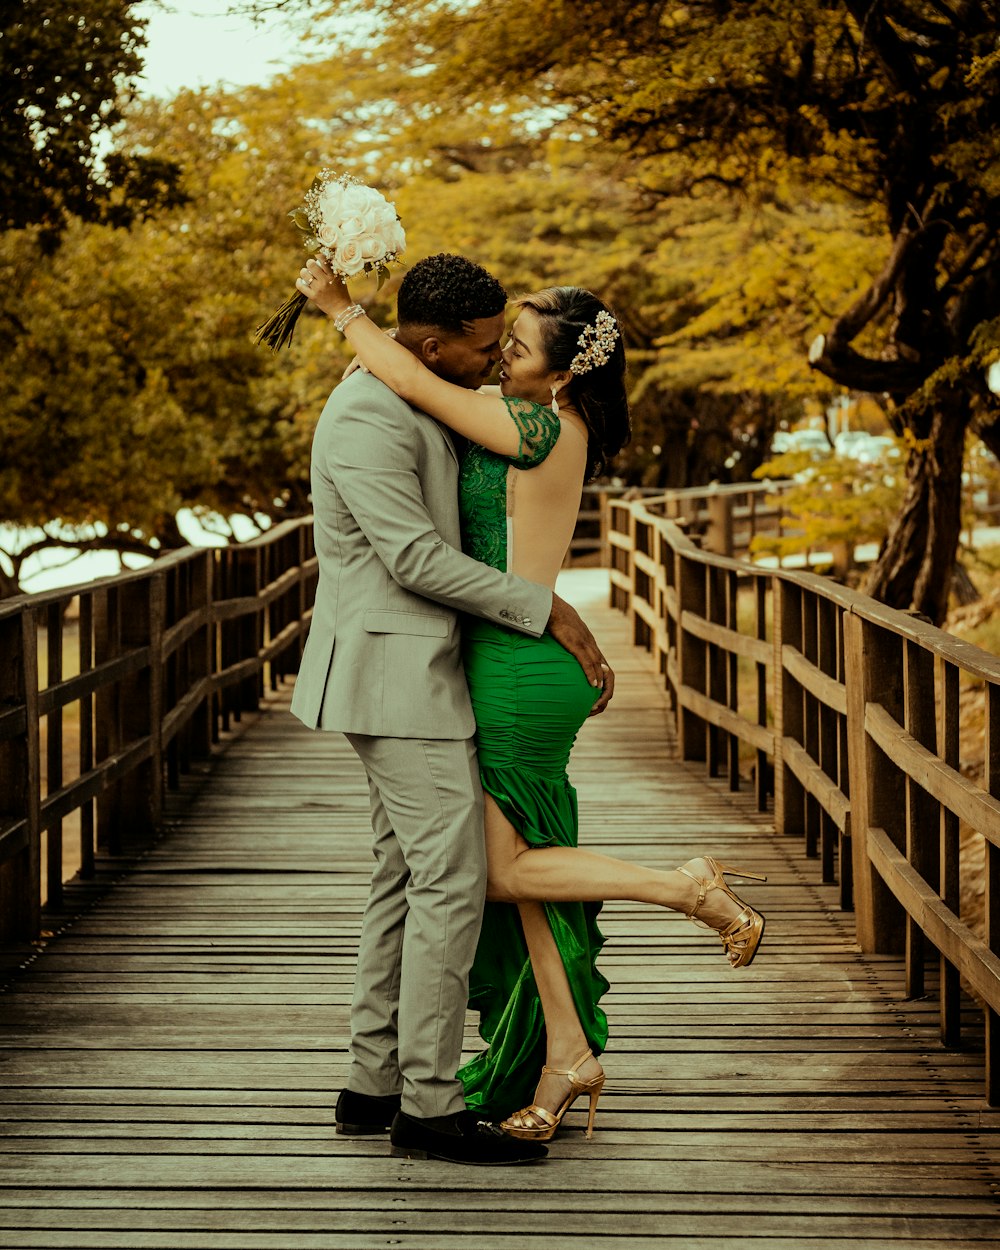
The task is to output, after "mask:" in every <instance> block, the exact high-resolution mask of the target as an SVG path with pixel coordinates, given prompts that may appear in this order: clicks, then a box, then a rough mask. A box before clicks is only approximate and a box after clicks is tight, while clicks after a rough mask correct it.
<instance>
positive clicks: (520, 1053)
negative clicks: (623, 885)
mask: <svg viewBox="0 0 1000 1250" xmlns="http://www.w3.org/2000/svg"><path fill="white" fill-rule="evenodd" d="M505 402H506V404H507V408H508V410H509V411H510V415H511V418H512V420H513V421H514V422H515V423H516V424H517V426H518V429H519V431H520V434H521V441H520V447H519V451H518V454H517V455H516V456H512V457H506V456H500V455H497V454H495V453H494V452H490V451H487V450H486V449H485V448H483V447H479V446H477V445H475V444H472V445H470V447H469V448H468V450H467V451H466V453H465V456H464V458H463V462H462V472H461V477H460V484H459V499H460V508H461V516H462V546H463V549H464V550H465V552H466V553H467V554H468V555H471V556H473V557H474V558H475V559H477V560H481V561H483V562H484V563H486V564H489V565H492V567H493V568H497V569H504V570H505V569H507V567H508V547H509V545H510V538H511V534H512V528H511V527H512V525H513V517H512V516H511V515H509V514H510V513H511V512H512V508H511V507H510V506H509V503H508V500H509V498H512V497H513V490H512V486H513V479H514V475H515V474H516V473H517V472H519V471H522V470H530V469H532V468H534V467H535V466H536V465H539V464H541V463H542V461H543V460H544V459H545V457H546V456H547V455H548V454H549V452H550V451H551V450H552V448H553V447H554V446H555V443H556V440H557V439H558V437H559V420H558V418H557V417H556V416H555V415H554V414H553V413H552V411H551V410H550V409H548V408H545V407H542V406H540V405H538V404H532V403H529V402H528V401H526V400H521V399H513V398H507V399H506V400H505ZM462 633H463V646H464V659H465V670H466V674H467V676H468V680H469V690H470V692H471V694H472V706H473V710H474V711H475V715H476V743H477V747H478V752H479V770H480V775H481V777H482V783H483V789H484V790H485V792H486V793H487V794H489V795H491V796H492V797H493V798H494V799H495V800H496V802H497V804H498V805H499V807H500V809H501V811H502V812H503V814H504V815H505V816H506V817H507V819H508V820H509V821H510V822H511V824H513V826H514V827H515V829H517V830H518V832H519V833H520V834H521V835H522V837H524V839H525V840H526V841H527V842H528V843H529V844H530V845H531V846H532V847H539V848H542V847H546V846H576V844H577V833H578V830H577V803H576V791H575V790H574V789H573V787H572V786H571V785H570V782H569V778H568V777H567V775H566V765H567V763H568V761H569V753H570V750H571V748H572V746H573V743H574V741H575V739H576V734H577V731H578V730H579V728H580V726H581V725H582V724H583V722H584V720H585V719H586V717H587V714H588V712H589V711H590V709H591V707H592V706H593V703H594V699H595V691H594V688H593V687H592V686H591V685H590V683H589V682H588V681H587V678H586V677H585V675H584V673H583V670H582V669H581V668H580V666H579V664H578V663H577V661H576V660H575V659H574V658H573V657H572V656H571V655H570V654H569V653H568V652H567V651H565V650H564V649H563V648H562V647H561V646H560V645H559V644H558V643H557V642H556V641H555V640H554V639H553V638H552V637H551V636H550V635H547V634H546V635H544V636H543V637H541V638H531V637H528V636H527V635H525V634H520V633H516V632H515V631H513V630H509V629H505V628H503V627H502V626H499V625H494V624H492V623H491V622H488V621H483V620H478V619H468V620H466V621H465V622H464V623H463V629H462ZM539 854H544V851H539ZM545 911H546V914H547V916H548V920H549V924H550V925H551V927H552V933H553V936H554V938H555V941H556V945H557V946H558V948H559V953H560V955H561V956H562V960H563V964H564V966H565V968H566V974H567V977H568V979H569V984H570V987H571V989H572V992H573V998H574V1001H575V1003H576V1008H577V1012H578V1014H579V1017H580V1021H581V1023H582V1025H583V1030H584V1033H585V1034H586V1036H587V1039H588V1041H589V1042H590V1045H591V1047H592V1049H593V1050H594V1052H595V1053H596V1054H599V1053H600V1052H601V1051H602V1050H603V1049H604V1047H605V1044H606V1042H607V1036H608V1028H607V1018H606V1017H605V1014H604V1012H603V1011H602V1010H601V1008H600V1007H599V1006H598V1002H599V1000H600V998H601V996H602V995H603V994H604V992H605V991H606V990H607V988H608V982H607V981H606V980H605V978H604V977H603V976H602V975H601V973H600V972H598V970H597V967H596V963H595V961H596V958H597V954H598V952H599V951H600V949H601V946H602V945H603V942H604V939H603V937H602V935H601V932H600V930H599V929H598V927H597V915H598V912H599V911H600V904H598V903H546V904H545ZM469 1001H470V1005H471V1006H472V1007H473V1008H474V1009H475V1010H477V1011H478V1012H479V1013H480V1021H479V1031H480V1034H481V1035H482V1037H483V1040H484V1041H485V1042H487V1043H488V1047H487V1049H486V1050H484V1051H482V1052H481V1053H479V1054H478V1055H476V1056H475V1058H473V1059H472V1060H470V1061H469V1062H468V1063H466V1064H465V1065H464V1066H463V1067H462V1068H461V1069H460V1071H459V1073H458V1075H459V1078H460V1080H461V1081H462V1082H463V1084H464V1086H465V1097H466V1103H467V1104H468V1106H469V1107H472V1108H475V1109H476V1110H482V1111H483V1112H485V1113H486V1114H488V1115H490V1116H504V1115H508V1114H510V1112H512V1111H515V1110H517V1109H518V1108H520V1107H523V1106H525V1105H526V1104H527V1103H529V1102H530V1101H531V1096H532V1094H533V1093H534V1089H535V1085H536V1084H537V1082H538V1078H539V1075H540V1074H541V1069H542V1064H543V1063H544V1062H545V1019H544V1016H543V1014H542V1007H541V1002H540V1000H539V997H538V990H537V989H536V987H535V980H534V977H533V975H532V971H531V960H530V959H529V957H528V948H527V945H526V944H525V940H524V934H523V932H522V930H521V921H520V916H519V914H518V910H517V907H516V906H514V905H513V904H507V903H487V904H486V910H485V915H484V918H483V928H482V934H481V936H480V939H479V947H478V950H477V952H476V958H475V961H474V963H473V966H472V975H471V979H470V988H469Z"/></svg>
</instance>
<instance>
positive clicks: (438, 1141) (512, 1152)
mask: <svg viewBox="0 0 1000 1250" xmlns="http://www.w3.org/2000/svg"><path fill="white" fill-rule="evenodd" d="M389 1141H390V1142H391V1143H392V1145H391V1147H390V1150H389V1153H390V1154H392V1155H395V1156H396V1157H397V1158H402V1159H444V1160H445V1161H446V1162H447V1163H474V1164H479V1165H480V1166H483V1167H485V1166H488V1165H491V1164H502V1163H536V1162H538V1161H539V1160H541V1159H544V1158H545V1156H546V1155H547V1154H548V1153H549V1152H548V1150H547V1149H546V1147H545V1146H542V1145H540V1144H539V1143H538V1142H529V1141H518V1140H517V1139H516V1138H514V1137H508V1136H507V1134H506V1133H503V1132H501V1130H500V1129H499V1128H497V1126H496V1125H495V1124H491V1123H490V1121H489V1120H485V1119H483V1118H482V1117H480V1116H479V1115H478V1114H477V1113H476V1112H475V1111H456V1112H455V1114H454V1115H441V1116H434V1117H432V1118H430V1119H423V1118H420V1117H418V1116H414V1115H407V1114H406V1112H405V1111H400V1112H399V1114H398V1115H397V1116H396V1118H395V1119H394V1120H393V1122H392V1128H391V1129H390V1131H389Z"/></svg>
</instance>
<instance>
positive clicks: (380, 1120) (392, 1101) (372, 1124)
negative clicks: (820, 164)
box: [333, 1089, 399, 1137]
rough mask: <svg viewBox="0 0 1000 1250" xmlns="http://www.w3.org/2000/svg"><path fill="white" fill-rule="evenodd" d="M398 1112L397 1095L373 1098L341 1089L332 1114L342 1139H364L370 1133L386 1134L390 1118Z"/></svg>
mask: <svg viewBox="0 0 1000 1250" xmlns="http://www.w3.org/2000/svg"><path fill="white" fill-rule="evenodd" d="M398 1110H399V1094H386V1095H385V1096H384V1097H375V1096H374V1095H372V1094H356V1093H355V1092H354V1090H353V1089H342V1090H341V1091H340V1097H339V1098H338V1099H337V1109H336V1111H335V1112H334V1113H333V1114H334V1118H335V1119H336V1121H337V1132H338V1133H341V1134H343V1136H344V1137H365V1136H367V1135H368V1134H370V1133H388V1131H389V1125H390V1124H391V1123H392V1117H393V1116H394V1115H395V1114H396V1112H397V1111H398Z"/></svg>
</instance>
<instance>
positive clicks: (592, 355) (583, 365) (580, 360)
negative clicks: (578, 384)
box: [569, 308, 618, 374]
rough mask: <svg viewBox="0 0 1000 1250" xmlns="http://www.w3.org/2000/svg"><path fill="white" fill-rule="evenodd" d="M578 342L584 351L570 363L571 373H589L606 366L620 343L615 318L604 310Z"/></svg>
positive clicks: (585, 330) (578, 353)
mask: <svg viewBox="0 0 1000 1250" xmlns="http://www.w3.org/2000/svg"><path fill="white" fill-rule="evenodd" d="M577 342H578V343H579V344H580V346H581V347H582V348H583V351H582V352H577V354H576V355H575V356H574V357H573V359H572V360H571V361H570V362H569V371H570V373H576V374H580V373H589V372H590V370H591V369H596V368H598V367H599V366H600V365H606V364H607V363H608V361H609V360H610V359H611V353H612V352H613V351H614V347H615V343H617V342H618V326H617V324H616V323H615V319H614V317H612V315H611V314H610V313H609V312H606V311H605V310H604V309H603V308H602V309H601V311H600V312H599V313H598V314H597V320H596V321H595V322H594V324H593V325H592V326H587V327H586V328H585V329H584V331H583V333H582V334H581V335H580V337H579V338H578V339H577Z"/></svg>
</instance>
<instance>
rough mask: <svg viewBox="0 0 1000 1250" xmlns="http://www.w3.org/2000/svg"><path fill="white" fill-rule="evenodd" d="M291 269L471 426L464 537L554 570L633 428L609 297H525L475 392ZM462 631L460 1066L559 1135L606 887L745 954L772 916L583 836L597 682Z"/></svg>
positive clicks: (367, 345) (471, 629)
mask: <svg viewBox="0 0 1000 1250" xmlns="http://www.w3.org/2000/svg"><path fill="white" fill-rule="evenodd" d="M297 285H298V288H299V290H300V291H301V292H302V293H303V294H306V295H308V296H309V298H310V299H312V300H313V302H315V303H316V304H317V305H318V306H319V307H320V308H321V309H322V310H323V311H324V312H325V313H327V314H328V315H329V316H330V317H331V318H333V319H334V321H335V324H337V326H338V328H341V329H342V330H343V332H344V333H345V335H346V337H347V338H348V340H349V342H350V344H351V346H352V348H353V349H354V350H355V351H356V353H357V355H358V358H359V360H360V361H361V362H362V364H363V365H364V367H366V368H367V369H369V370H370V371H371V372H372V373H374V374H375V376H376V377H378V378H379V379H380V380H381V381H382V382H384V383H385V384H386V385H387V386H389V387H391V389H392V390H394V391H396V393H397V394H399V395H400V396H402V397H403V398H404V399H405V400H407V402H408V403H410V404H411V405H413V406H414V407H415V408H419V409H421V410H423V411H424V412H427V413H429V414H430V415H431V416H433V417H436V418H437V419H438V420H439V421H441V422H443V423H444V424H445V425H447V426H449V427H450V428H451V429H452V430H454V431H455V432H456V433H457V434H459V435H461V436H462V437H463V438H464V439H465V440H466V441H467V448H466V451H465V454H464V456H463V461H462V470H461V475H460V479H459V491H460V499H459V504H460V510H461V518H462V544H463V549H464V550H465V551H466V552H467V553H468V554H469V555H471V556H473V557H474V558H476V559H478V560H481V561H483V562H485V563H488V564H490V565H492V566H493V567H494V568H499V569H505V570H508V571H511V572H515V573H517V574H519V575H520V576H522V577H525V578H528V579H529V580H531V581H535V582H540V583H543V584H545V585H548V586H554V584H555V580H556V575H557V573H558V571H559V569H560V567H561V566H562V562H563V557H564V555H565V553H566V550H567V549H568V546H569V542H570V539H571V537H572V534H573V529H574V526H575V524H576V517H577V513H578V511H579V505H580V492H581V488H582V486H583V483H584V481H585V480H587V478H589V477H592V476H594V475H595V474H596V473H599V472H600V471H601V469H602V468H603V467H604V465H605V464H606V462H607V461H608V460H609V459H610V458H611V457H612V456H613V455H614V454H615V453H616V452H617V451H618V450H619V449H620V448H621V447H622V445H623V444H624V443H625V441H626V439H627V437H628V430H629V418H628V401H627V397H626V391H625V354H624V350H623V345H622V341H621V335H620V331H619V329H618V324H617V321H616V319H615V317H614V315H613V314H612V313H611V311H610V310H609V309H608V308H606V307H605V305H604V304H602V303H601V301H600V300H599V299H597V297H596V296H595V295H593V294H591V292H589V291H585V290H583V289H581V288H578V287H555V288H550V289H548V290H545V291H541V292H539V293H537V294H535V295H531V296H527V297H525V298H523V299H521V300H519V301H517V307H518V309H519V312H518V316H517V319H516V321H515V322H514V325H513V328H512V330H511V332H510V337H509V340H508V342H507V344H506V346H505V348H504V351H503V365H502V369H501V373H500V393H495V392H494V393H487V392H485V391H482V392H470V391H469V390H467V389H465V388H463V387H460V386H456V385H454V384H452V383H450V382H447V381H445V380H444V379H442V378H440V377H438V376H437V375H436V374H434V373H432V372H431V371H430V370H429V369H427V368H425V367H424V365H423V364H422V363H421V362H420V361H419V360H418V359H417V357H416V356H415V355H414V354H413V353H412V352H410V351H409V350H408V349H407V348H405V347H403V346H401V345H399V344H397V343H394V342H393V341H392V340H391V339H390V338H389V337H388V336H386V335H384V334H383V333H382V332H381V331H380V330H379V329H378V328H377V327H376V326H375V325H374V324H373V323H372V322H371V321H369V320H368V318H367V317H366V316H364V315H363V309H361V307H360V305H352V304H351V301H350V297H349V296H348V294H347V289H346V287H345V286H344V284H343V282H342V281H340V279H337V278H334V277H333V276H332V275H331V274H330V272H329V270H328V269H327V267H326V265H325V264H323V263H321V262H319V261H316V260H310V261H308V262H307V264H306V267H305V268H303V270H302V271H301V275H300V278H299V280H298V283H297ZM463 640H464V648H463V655H464V661H465V667H466V674H467V677H468V681H469V690H470V693H471V696H472V705H473V710H474V713H475V717H476V744H477V749H478V754H479V766H480V774H481V777H482V783H483V790H484V793H485V796H486V809H485V811H486V814H485V822H486V852H487V872H488V885H487V898H488V900H489V901H488V902H487V905H486V912H485V916H484V920H483V928H482V934H481V937H480V941H479V947H478V951H477V954H476V958H475V962H474V964H473V968H472V975H471V980H470V1003H471V1005H472V1006H473V1007H474V1008H476V1009H477V1010H478V1011H479V1013H480V1032H481V1034H482V1036H483V1038H484V1040H485V1041H486V1042H487V1044H488V1046H487V1049H486V1050H485V1051H483V1052H482V1053H480V1054H478V1055H477V1056H475V1058H473V1059H472V1060H471V1061H470V1062H469V1063H467V1064H466V1065H465V1066H464V1067H463V1068H462V1069H461V1071H460V1073H459V1076H460V1077H461V1079H462V1081H463V1083H464V1086H465V1092H466V1102H467V1104H468V1106H469V1107H471V1108H474V1109H477V1110H481V1111H482V1112H483V1113H484V1114H486V1115H489V1116H490V1117H493V1118H498V1119H500V1118H503V1117H506V1118H503V1124H502V1127H503V1128H504V1129H505V1130H506V1131H507V1132H509V1133H511V1134H513V1135H515V1136H518V1137H524V1138H534V1139H538V1140H547V1139H548V1138H550V1137H551V1136H552V1134H553V1133H554V1132H555V1129H556V1128H557V1127H558V1125H559V1123H560V1121H561V1120H562V1117H563V1116H564V1115H565V1113H566V1111H567V1110H568V1109H569V1107H570V1106H571V1105H572V1104H573V1102H574V1101H575V1099H576V1098H578V1097H579V1096H580V1095H582V1094H585V1095H587V1096H588V1097H589V1117H588V1124H587V1135H588V1136H590V1135H591V1133H592V1131H593V1119H594V1112H595V1110H596V1106H597V1099H598V1097H599V1096H600V1092H601V1088H602V1086H603V1084H604V1073H603V1070H602V1068H601V1065H600V1063H599V1062H598V1060H597V1055H599V1054H601V1053H602V1051H603V1050H604V1048H605V1045H606V1042H607V1036H608V1029H607V1020H606V1017H605V1014H604V1012H603V1011H602V1009H601V1007H600V999H601V996H602V995H603V994H604V992H605V990H606V989H607V988H608V982H607V981H606V980H605V978H604V977H603V976H602V975H601V973H600V972H599V971H598V969H597V966H596V958H597V954H598V952H599V951H600V949H601V946H602V943H603V938H602V936H601V932H600V930H599V928H598V926H597V916H598V912H599V911H600V907H601V903H602V902H603V900H605V899H630V900H634V901H639V902H648V903H654V904H658V905H660V906H663V907H669V908H672V909H674V910H678V911H683V912H684V913H685V914H687V915H688V916H689V917H690V918H691V919H697V921H698V922H700V923H703V924H705V925H706V926H707V927H709V928H712V929H715V930H716V931H717V932H718V933H719V935H720V937H721V938H722V943H723V946H724V948H725V950H726V953H727V956H728V958H729V960H730V963H732V964H733V966H734V967H745V966H747V965H748V964H749V963H750V962H751V960H752V959H753V957H754V955H755V954H756V951H757V947H758V946H759V944H760V940H761V936H762V934H763V928H764V920H763V917H762V916H761V915H759V913H757V912H756V911H754V910H753V909H752V908H751V907H749V906H747V905H745V904H744V903H743V901H742V900H741V899H739V898H738V897H737V896H736V895H735V894H733V892H732V891H731V890H730V889H729V887H728V885H727V884H726V882H725V879H724V875H723V873H724V871H725V870H724V869H723V866H722V865H720V864H718V863H717V862H716V861H715V860H714V859H712V858H710V857H699V858H697V859H694V860H690V861H689V862H688V863H687V864H685V865H684V866H683V867H681V868H678V869H675V870H672V871H659V870H655V869H650V868H646V867H642V866H640V865H637V864H632V863H628V862H627V861H624V860H618V859H612V858H610V857H608V856H605V855H598V854H594V853H593V852H590V851H586V850H582V849H580V848H578V846H577V807H576V793H575V791H574V789H573V787H572V786H571V785H570V782H569V779H568V777H567V774H566V766H567V762H568V759H569V754H570V750H571V748H572V746H573V742H574V740H575V737H576V734H577V731H578V730H579V728H580V726H581V725H582V724H583V722H584V720H585V719H586V718H587V716H588V715H589V714H590V712H591V710H592V708H593V705H594V702H595V699H596V698H597V697H598V692H595V690H594V688H593V686H591V684H590V683H589V681H588V680H587V678H586V676H585V675H584V673H583V670H582V669H581V668H580V666H579V664H578V663H577V661H576V660H575V659H574V658H573V657H572V656H571V655H570V654H569V653H568V652H567V651H565V650H563V648H562V647H560V646H559V645H558V644H557V643H556V642H555V641H554V639H552V638H551V637H550V636H548V635H543V636H542V637H541V638H532V637H529V636H527V635H524V634H521V633H517V632H514V631H512V630H507V629H504V628H502V627H500V626H497V625H494V624H492V623H490V622H487V621H483V620H470V621H468V622H466V623H465V624H464V625H463ZM739 875H741V876H748V877H753V874H749V873H742V874H739ZM754 879H762V878H754Z"/></svg>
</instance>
